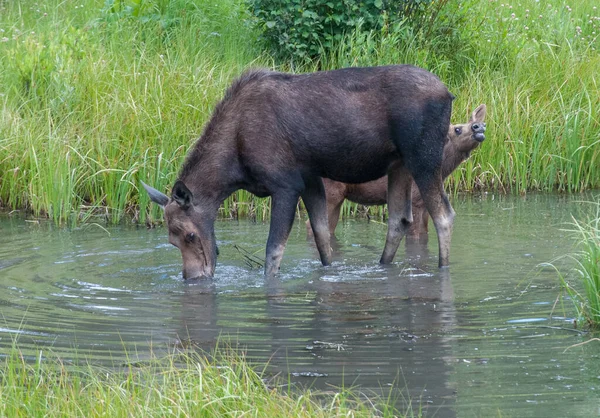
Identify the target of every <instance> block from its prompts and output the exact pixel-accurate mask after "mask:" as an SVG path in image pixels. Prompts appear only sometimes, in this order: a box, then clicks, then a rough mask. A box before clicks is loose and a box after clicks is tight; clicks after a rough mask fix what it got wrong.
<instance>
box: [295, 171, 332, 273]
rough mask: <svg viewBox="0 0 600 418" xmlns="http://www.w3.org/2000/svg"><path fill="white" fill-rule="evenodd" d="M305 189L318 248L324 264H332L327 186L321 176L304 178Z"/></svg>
mask: <svg viewBox="0 0 600 418" xmlns="http://www.w3.org/2000/svg"><path fill="white" fill-rule="evenodd" d="M304 184H305V189H304V192H303V193H302V195H301V196H302V201H303V202H304V206H306V210H307V212H308V218H309V220H310V225H311V227H312V230H313V234H314V237H315V243H316V244H317V250H318V251H319V256H320V257H321V263H322V264H323V265H324V266H328V265H329V264H331V236H330V234H329V222H328V219H327V218H328V216H327V215H328V213H327V211H328V208H327V201H326V198H325V188H324V187H323V181H322V180H321V178H320V177H307V178H305V179H304Z"/></svg>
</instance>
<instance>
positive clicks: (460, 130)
mask: <svg viewBox="0 0 600 418" xmlns="http://www.w3.org/2000/svg"><path fill="white" fill-rule="evenodd" d="M454 132H456V135H460V134H461V133H462V128H454Z"/></svg>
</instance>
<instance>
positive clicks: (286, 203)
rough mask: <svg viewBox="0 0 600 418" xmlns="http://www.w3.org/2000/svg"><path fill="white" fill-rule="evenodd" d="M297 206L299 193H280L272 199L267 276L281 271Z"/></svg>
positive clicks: (266, 266) (266, 263) (266, 260)
mask: <svg viewBox="0 0 600 418" xmlns="http://www.w3.org/2000/svg"><path fill="white" fill-rule="evenodd" d="M297 204H298V194H297V193H292V192H289V193H278V194H276V195H275V194H274V195H273V196H272V197H271V226H270V228H269V238H268V239H267V254H266V259H265V275H266V276H272V275H274V274H275V273H277V272H278V271H279V265H280V264H281V258H282V257H283V251H284V250H285V244H286V243H287V240H288V237H289V236H290V231H291V229H292V224H293V223H294V215H295V214H296V205H297Z"/></svg>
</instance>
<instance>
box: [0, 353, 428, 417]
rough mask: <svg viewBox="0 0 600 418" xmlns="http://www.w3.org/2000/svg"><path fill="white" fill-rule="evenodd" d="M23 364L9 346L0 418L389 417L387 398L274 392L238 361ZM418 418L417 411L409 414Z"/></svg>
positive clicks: (233, 357) (2, 365) (1, 375)
mask: <svg viewBox="0 0 600 418" xmlns="http://www.w3.org/2000/svg"><path fill="white" fill-rule="evenodd" d="M31 360H32V361H27V360H26V359H25V357H24V356H23V355H22V354H21V353H20V352H19V351H18V349H17V348H14V349H13V350H12V352H11V353H9V354H8V355H7V356H6V357H4V358H3V359H2V360H0V399H2V401H1V402H0V415H1V416H3V417H41V416H44V417H95V416H110V417H171V416H173V417H221V416H246V415H248V416H254V417H348V416H352V417H371V416H381V417H395V416H401V415H402V416H413V413H412V412H411V409H410V405H409V406H408V407H407V412H406V415H404V414H403V413H400V411H398V410H397V409H396V407H395V406H394V405H393V404H392V401H393V400H392V399H391V398H389V399H382V398H378V397H377V396H372V397H371V400H369V399H368V398H366V397H364V395H363V394H360V393H359V392H357V391H356V390H346V389H340V390H331V391H328V392H327V393H323V392H317V391H311V390H305V389H297V390H290V389H289V388H288V390H287V391H284V390H282V389H281V386H278V385H280V384H281V383H282V382H279V381H278V380H277V379H274V380H269V381H268V382H267V383H265V381H264V380H263V375H262V374H261V373H258V372H256V371H255V370H254V369H253V368H252V367H251V366H250V365H249V364H248V362H247V361H246V359H245V358H244V357H243V356H240V355H238V354H235V353H234V352H232V351H222V354H220V355H217V356H216V357H215V358H208V357H205V356H202V355H198V354H190V353H186V354H176V353H173V354H171V355H169V356H167V357H164V358H155V357H153V358H151V359H150V360H147V361H142V362H139V361H135V362H134V361H132V362H131V363H128V364H122V365H120V366H115V367H113V368H106V367H99V366H93V365H87V366H76V365H73V364H70V363H68V362H64V361H61V359H59V358H56V357H55V356H54V355H52V354H50V355H48V353H46V352H43V351H40V352H39V353H38V355H37V356H36V358H35V360H33V359H31ZM415 414H418V412H415Z"/></svg>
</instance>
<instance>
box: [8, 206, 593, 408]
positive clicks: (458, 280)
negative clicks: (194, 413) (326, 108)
mask: <svg viewBox="0 0 600 418" xmlns="http://www.w3.org/2000/svg"><path fill="white" fill-rule="evenodd" d="M592 197H593V196H580V195H578V196H554V195H552V196H548V195H536V196H527V197H526V198H519V197H503V196H492V195H483V196H476V197H466V198H460V197H459V198H456V199H454V200H453V204H454V207H455V209H456V212H457V213H458V217H457V220H456V224H455V231H454V235H453V242H452V245H453V246H452V263H451V268H450V270H449V271H445V272H440V271H439V270H438V268H437V250H436V247H437V243H436V240H435V238H434V237H433V236H432V238H431V239H430V242H429V243H428V244H425V245H422V244H421V245H418V244H415V243H410V244H409V245H404V243H403V244H402V246H401V249H400V251H399V253H398V255H397V257H396V263H395V264H393V265H392V266H389V267H381V266H379V265H378V264H377V260H378V259H379V256H380V252H381V249H382V248H383V242H384V238H385V226H383V225H381V224H377V223H373V222H371V223H367V222H366V221H365V220H362V219H359V220H353V221H347V222H344V223H343V224H341V225H340V227H338V238H339V239H338V243H337V245H336V256H335V262H334V263H333V265H332V266H330V267H328V268H323V267H321V265H320V263H319V262H318V261H317V252H316V249H315V247H314V245H311V243H310V242H307V241H306V232H305V229H304V225H303V222H296V224H295V226H294V230H293V232H292V236H291V238H290V241H289V244H288V248H287V250H286V254H285V257H284V260H283V264H282V272H281V274H280V276H279V277H278V278H277V279H275V280H269V281H265V279H264V278H263V276H262V273H261V271H260V270H258V269H255V268H251V267H249V266H248V265H247V263H246V257H244V255H243V254H242V253H240V252H239V251H238V250H237V249H236V247H235V245H236V244H237V245H239V246H240V247H241V248H243V249H244V250H245V251H248V252H250V253H256V254H257V255H258V256H259V257H262V256H263V252H264V243H265V242H266V237H267V232H268V226H267V225H265V224H256V223H252V222H249V221H240V222H234V221H221V222H219V223H218V225H217V227H216V230H217V239H218V241H219V247H220V252H221V255H220V258H219V262H218V265H217V272H216V277H215V279H214V280H213V281H207V282H202V283H196V284H186V283H184V282H183V281H182V279H181V275H180V267H181V266H180V258H179V252H178V250H177V249H175V248H173V247H171V246H169V245H168V244H167V243H166V236H165V230H164V229H162V228H159V229H156V230H147V229H145V228H135V227H109V228H107V229H106V230H105V229H104V228H102V227H99V226H97V225H87V226H85V227H82V228H78V229H72V230H69V229H61V228H56V227H54V226H52V225H50V224H48V223H45V222H42V223H36V222H27V221H25V220H24V219H23V218H21V217H18V216H7V215H4V216H2V217H0V310H1V314H2V317H1V318H0V353H6V352H8V350H9V348H10V346H11V345H12V343H13V341H15V340H17V341H18V345H19V347H20V348H21V350H23V351H24V352H25V353H27V354H29V355H31V357H32V358H35V357H36V356H38V355H39V353H40V350H41V351H42V353H44V352H49V351H52V352H53V353H54V354H56V355H59V356H60V357H62V358H64V359H69V358H73V359H75V358H79V359H81V358H86V359H91V360H92V361H94V362H97V363H101V364H104V363H106V364H114V362H115V361H117V362H119V361H124V360H125V359H126V354H125V353H126V352H127V353H128V356H129V357H131V356H132V355H133V356H134V357H136V358H142V359H143V358H145V357H147V356H148V354H149V353H150V351H153V352H155V353H156V352H158V353H161V352H165V353H166V352H169V351H172V350H173V349H174V348H177V347H181V346H188V347H189V346H195V347H201V348H203V349H207V350H210V349H211V348H212V347H214V345H215V343H216V341H217V340H218V339H221V340H223V339H226V340H228V341H229V342H230V343H231V344H233V345H239V347H240V349H243V350H245V351H246V353H247V356H248V357H249V358H250V359H251V360H253V361H254V360H256V361H257V362H260V363H264V362H265V361H269V368H268V374H269V375H271V374H276V373H280V372H281V373H284V374H287V373H290V374H291V376H292V377H291V380H292V381H294V382H301V383H305V384H307V385H311V386H313V387H317V388H328V387H330V385H334V386H341V385H346V386H351V385H352V386H358V387H360V389H361V390H362V391H364V392H365V393H371V392H375V393H381V392H382V391H383V392H386V391H387V390H388V388H390V387H391V386H392V385H393V386H395V387H398V388H399V389H400V390H401V393H402V395H403V396H404V397H405V398H409V397H410V398H411V399H412V400H413V405H419V404H420V405H422V407H423V409H424V412H425V414H426V415H435V416H441V417H447V416H492V415H493V416H498V415H502V416H520V417H525V416H540V417H541V416H567V415H568V416H598V415H600V410H599V405H600V402H599V399H600V344H598V343H590V344H587V345H584V346H581V347H575V348H571V349H568V350H567V351H565V349H566V348H567V347H569V346H572V345H574V344H578V343H581V342H583V341H585V340H587V339H589V338H590V337H592V336H591V335H584V334H581V333H580V332H577V331H576V330H574V329H573V326H572V324H571V320H570V317H571V316H572V315H573V312H572V309H571V306H570V305H569V304H568V303H566V304H564V305H563V306H561V305H560V304H557V305H556V306H555V300H556V298H557V296H558V294H559V289H558V287H557V275H556V273H555V272H554V271H552V270H551V269H542V270H540V269H536V265H537V264H539V263H543V262H547V261H550V260H553V259H555V258H556V257H558V256H561V255H564V254H565V253H568V252H570V251H572V249H573V242H572V240H571V239H570V235H569V234H568V233H567V232H564V231H562V230H561V228H564V227H565V222H568V221H570V217H571V215H573V216H575V217H576V218H583V217H585V216H586V214H587V213H591V208H588V207H587V206H586V205H585V204H582V203H580V202H579V201H580V200H585V199H588V200H589V199H591V198H592ZM562 268H563V269H564V271H567V268H568V266H564V267H562ZM132 353H134V354H132ZM402 402H403V401H402V400H400V401H399V404H400V405H402Z"/></svg>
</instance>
